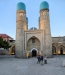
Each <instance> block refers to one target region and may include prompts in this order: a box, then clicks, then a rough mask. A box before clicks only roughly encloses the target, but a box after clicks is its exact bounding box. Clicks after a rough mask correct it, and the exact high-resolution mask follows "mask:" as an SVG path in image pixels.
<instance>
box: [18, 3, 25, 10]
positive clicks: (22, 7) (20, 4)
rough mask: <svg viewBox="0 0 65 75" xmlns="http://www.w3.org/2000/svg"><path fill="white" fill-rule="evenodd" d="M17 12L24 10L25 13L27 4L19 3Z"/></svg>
mask: <svg viewBox="0 0 65 75" xmlns="http://www.w3.org/2000/svg"><path fill="white" fill-rule="evenodd" d="M17 10H24V11H26V6H25V4H24V3H22V2H19V3H18V4H17Z"/></svg>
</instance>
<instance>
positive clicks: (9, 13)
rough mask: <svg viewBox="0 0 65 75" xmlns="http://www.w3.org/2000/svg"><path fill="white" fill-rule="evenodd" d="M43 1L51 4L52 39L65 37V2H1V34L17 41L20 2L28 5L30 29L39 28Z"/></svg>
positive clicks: (16, 0) (27, 14)
mask: <svg viewBox="0 0 65 75" xmlns="http://www.w3.org/2000/svg"><path fill="white" fill-rule="evenodd" d="M42 1H47V2H48V3H49V14H50V29H51V35H52V37H58V36H65V0H0V34H7V35H9V36H11V37H12V38H13V39H16V10H17V3H19V2H23V3H24V4H25V5H26V16H27V17H28V28H29V29H30V28H31V27H36V28H38V25H39V22H38V19H39V16H40V13H39V9H40V4H41V2H42Z"/></svg>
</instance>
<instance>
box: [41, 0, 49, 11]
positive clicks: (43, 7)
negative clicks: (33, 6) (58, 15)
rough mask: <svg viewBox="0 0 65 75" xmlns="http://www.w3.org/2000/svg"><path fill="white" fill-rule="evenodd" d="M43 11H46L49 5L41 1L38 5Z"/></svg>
mask: <svg viewBox="0 0 65 75" xmlns="http://www.w3.org/2000/svg"><path fill="white" fill-rule="evenodd" d="M43 9H48V10H49V4H48V3H47V2H46V1H43V2H42V3H41V4H40V10H43Z"/></svg>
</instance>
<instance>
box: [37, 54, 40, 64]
mask: <svg viewBox="0 0 65 75" xmlns="http://www.w3.org/2000/svg"><path fill="white" fill-rule="evenodd" d="M37 59H38V61H37V63H40V55H37Z"/></svg>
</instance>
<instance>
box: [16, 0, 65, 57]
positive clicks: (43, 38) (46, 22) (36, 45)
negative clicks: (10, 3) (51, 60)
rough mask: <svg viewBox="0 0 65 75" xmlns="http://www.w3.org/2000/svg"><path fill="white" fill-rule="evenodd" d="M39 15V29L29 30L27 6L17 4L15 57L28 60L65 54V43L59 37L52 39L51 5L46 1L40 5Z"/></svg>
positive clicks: (20, 3)
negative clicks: (35, 57) (34, 57)
mask: <svg viewBox="0 0 65 75" xmlns="http://www.w3.org/2000/svg"><path fill="white" fill-rule="evenodd" d="M39 14H40V16H39V28H38V29H37V28H35V27H32V28H30V29H28V18H27V16H26V5H25V4H24V3H22V2H19V3H18V4H17V11H16V42H15V57H18V58H26V56H29V57H33V56H37V54H42V55H47V57H52V54H58V53H59V54H60V53H62V52H63V53H64V54H65V51H63V49H64V46H63V44H64V45H65V43H63V44H62V43H61V42H60V41H59V38H58V39H57V37H56V38H52V37H51V30H50V17H49V4H48V3H47V2H46V1H43V2H42V3H41V4H40V10H39ZM60 40H61V41H62V38H60ZM58 42H59V43H58ZM62 42H63V41H62ZM57 50H58V51H59V52H58V51H57Z"/></svg>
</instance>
